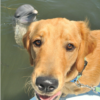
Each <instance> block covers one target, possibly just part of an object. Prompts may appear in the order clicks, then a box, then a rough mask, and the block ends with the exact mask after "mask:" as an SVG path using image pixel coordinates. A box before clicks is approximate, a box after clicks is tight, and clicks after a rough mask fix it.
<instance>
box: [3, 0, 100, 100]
mask: <svg viewBox="0 0 100 100" xmlns="http://www.w3.org/2000/svg"><path fill="white" fill-rule="evenodd" d="M25 3H28V4H31V5H33V6H34V7H35V9H37V10H38V12H39V15H38V16H37V17H38V20H40V19H48V18H54V17H66V18H68V19H71V20H85V18H88V20H89V21H90V25H91V29H100V0H2V1H1V6H2V7H1V10H2V12H1V17H2V19H1V29H2V30H1V81H2V82H1V86H2V87H1V92H2V94H1V96H2V100H29V99H30V98H31V96H28V93H25V87H24V86H25V83H26V80H27V78H28V77H29V76H30V75H31V73H32V70H33V68H32V67H31V66H30V64H29V58H28V53H27V52H26V50H22V49H20V48H18V47H17V45H16V43H15V40H14V32H13V28H12V20H11V19H12V16H13V14H14V12H15V10H14V9H13V8H17V7H19V6H20V5H22V4H25ZM5 7H9V8H12V9H7V8H5Z"/></svg>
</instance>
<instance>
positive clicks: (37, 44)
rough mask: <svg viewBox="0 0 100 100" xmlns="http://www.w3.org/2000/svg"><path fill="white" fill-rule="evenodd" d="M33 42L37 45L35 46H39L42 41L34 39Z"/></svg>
mask: <svg viewBox="0 0 100 100" xmlns="http://www.w3.org/2000/svg"><path fill="white" fill-rule="evenodd" d="M33 44H34V45H35V46H37V47H40V46H41V44H42V42H41V40H35V41H34V42H33Z"/></svg>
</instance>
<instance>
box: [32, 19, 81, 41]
mask: <svg viewBox="0 0 100 100" xmlns="http://www.w3.org/2000/svg"><path fill="white" fill-rule="evenodd" d="M32 26H33V28H32V31H31V33H30V38H34V37H36V36H40V37H47V38H50V37H52V38H53V37H54V38H55V39H56V38H58V37H59V38H62V39H66V40H67V39H68V40H74V38H75V37H76V38H77V37H78V38H79V34H78V28H77V26H76V24H75V23H74V22H73V21H69V20H67V19H65V18H56V19H48V20H41V21H38V22H36V23H35V24H33V25H32Z"/></svg>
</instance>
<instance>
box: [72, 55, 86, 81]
mask: <svg viewBox="0 0 100 100" xmlns="http://www.w3.org/2000/svg"><path fill="white" fill-rule="evenodd" d="M87 64H88V62H87V61H86V57H85V58H84V68H83V70H84V69H85V67H86V66H87ZM83 70H82V71H81V72H79V73H78V76H77V77H76V78H74V79H73V80H71V81H70V82H75V81H77V80H78V79H79V78H80V77H81V76H82V72H83Z"/></svg>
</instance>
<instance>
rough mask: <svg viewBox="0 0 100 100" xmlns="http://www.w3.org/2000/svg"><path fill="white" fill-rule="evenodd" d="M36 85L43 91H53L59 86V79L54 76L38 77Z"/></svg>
mask: <svg viewBox="0 0 100 100" xmlns="http://www.w3.org/2000/svg"><path fill="white" fill-rule="evenodd" d="M36 86H37V87H38V89H39V90H40V91H42V92H52V91H54V90H55V89H56V88H57V87H58V80H57V79H55V78H52V77H37V79H36Z"/></svg>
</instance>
